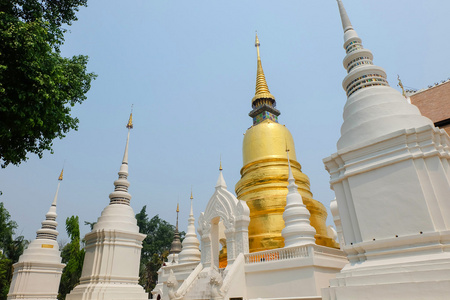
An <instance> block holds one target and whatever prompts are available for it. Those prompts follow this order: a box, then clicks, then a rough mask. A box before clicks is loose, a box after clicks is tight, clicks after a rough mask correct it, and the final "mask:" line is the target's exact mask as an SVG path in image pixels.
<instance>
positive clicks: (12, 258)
mask: <svg viewBox="0 0 450 300" xmlns="http://www.w3.org/2000/svg"><path fill="white" fill-rule="evenodd" d="M16 229H17V223H16V222H15V221H13V220H11V215H10V214H9V212H8V210H6V208H5V207H4V205H3V202H0V300H6V298H7V294H8V291H9V286H10V284H11V279H12V275H13V274H12V273H13V264H14V263H16V262H17V261H18V260H19V257H20V256H21V255H22V253H23V250H24V249H25V247H26V245H27V244H28V241H26V240H25V239H24V238H23V236H18V237H16V238H14V234H15V230H16Z"/></svg>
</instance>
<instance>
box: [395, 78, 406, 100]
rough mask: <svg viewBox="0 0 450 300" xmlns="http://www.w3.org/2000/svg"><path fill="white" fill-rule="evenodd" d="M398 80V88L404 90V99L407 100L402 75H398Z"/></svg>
mask: <svg viewBox="0 0 450 300" xmlns="http://www.w3.org/2000/svg"><path fill="white" fill-rule="evenodd" d="M397 79H398V86H399V87H401V88H402V95H403V97H405V98H406V93H405V89H404V88H403V83H402V80H401V79H400V75H398V74H397Z"/></svg>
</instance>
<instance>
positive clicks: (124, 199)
mask: <svg viewBox="0 0 450 300" xmlns="http://www.w3.org/2000/svg"><path fill="white" fill-rule="evenodd" d="M131 109H133V107H132V108H131ZM132 114H133V113H130V118H129V120H128V123H127V126H126V127H127V128H128V134H127V142H126V145H125V151H124V154H123V160H122V165H121V166H120V170H119V178H118V179H117V180H116V181H114V186H115V189H114V192H112V193H111V194H109V199H110V204H125V205H130V201H131V195H130V194H129V193H128V187H129V186H130V182H129V181H128V179H127V178H128V144H129V141H130V130H131V128H133V123H132Z"/></svg>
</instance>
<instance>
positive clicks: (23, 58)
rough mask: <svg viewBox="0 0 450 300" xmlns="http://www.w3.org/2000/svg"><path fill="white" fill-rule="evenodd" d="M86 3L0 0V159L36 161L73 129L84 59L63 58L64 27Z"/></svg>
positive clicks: (85, 82)
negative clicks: (30, 157) (32, 157)
mask: <svg viewBox="0 0 450 300" xmlns="http://www.w3.org/2000/svg"><path fill="white" fill-rule="evenodd" d="M86 3H87V0H9V1H0V161H2V167H6V166H7V165H8V164H10V163H12V164H15V165H18V164H20V163H21V162H22V161H24V160H26V159H27V153H28V152H30V153H34V154H37V155H38V156H39V157H40V158H41V157H42V155H43V152H44V151H45V150H50V151H52V148H51V146H52V141H53V140H54V139H55V138H63V137H65V134H66V133H67V132H68V131H69V130H71V129H75V130H77V129H78V125H77V124H78V119H77V118H74V117H72V116H71V115H70V112H71V108H72V107H73V106H74V105H75V104H77V103H82V102H83V101H84V100H85V99H86V93H87V92H88V91H89V89H90V86H91V80H92V79H94V78H95V77H96V75H95V74H93V73H88V72H87V69H86V65H87V61H88V58H87V56H83V55H78V56H73V57H72V58H65V57H62V56H61V54H60V46H61V45H62V44H63V43H64V33H65V32H66V31H67V29H65V28H63V26H65V25H67V26H69V25H71V24H72V22H73V21H76V20H77V18H76V15H75V13H76V12H77V11H78V7H79V6H86Z"/></svg>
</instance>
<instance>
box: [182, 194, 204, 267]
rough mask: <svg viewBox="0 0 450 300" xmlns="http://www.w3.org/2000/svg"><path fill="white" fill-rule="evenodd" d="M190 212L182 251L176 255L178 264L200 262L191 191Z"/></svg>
mask: <svg viewBox="0 0 450 300" xmlns="http://www.w3.org/2000/svg"><path fill="white" fill-rule="evenodd" d="M190 199H191V212H190V213H189V219H188V227H187V231H186V236H185V237H184V240H183V243H182V246H183V248H182V250H181V252H180V254H178V258H179V262H180V263H190V262H196V261H198V262H199V261H200V259H201V254H200V249H199V246H200V242H199V240H198V238H197V234H196V233H195V218H194V209H193V204H192V202H193V199H194V197H193V196H192V190H191V198H190Z"/></svg>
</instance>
